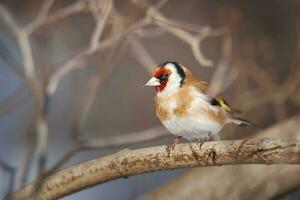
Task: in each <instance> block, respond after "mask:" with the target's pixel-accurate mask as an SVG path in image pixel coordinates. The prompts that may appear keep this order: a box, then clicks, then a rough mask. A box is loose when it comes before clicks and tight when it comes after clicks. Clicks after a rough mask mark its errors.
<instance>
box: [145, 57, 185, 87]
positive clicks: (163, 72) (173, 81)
mask: <svg viewBox="0 0 300 200" xmlns="http://www.w3.org/2000/svg"><path fill="white" fill-rule="evenodd" d="M184 79H185V72H184V69H183V67H182V66H181V65H180V64H178V63H177V62H164V63H161V64H160V65H158V67H157V68H156V69H155V70H154V72H153V77H152V78H151V79H150V80H149V81H148V82H147V83H146V84H145V86H153V87H155V89H156V92H157V93H162V92H167V93H169V92H174V91H176V90H178V89H179V88H180V87H181V86H182V85H183V84H184Z"/></svg>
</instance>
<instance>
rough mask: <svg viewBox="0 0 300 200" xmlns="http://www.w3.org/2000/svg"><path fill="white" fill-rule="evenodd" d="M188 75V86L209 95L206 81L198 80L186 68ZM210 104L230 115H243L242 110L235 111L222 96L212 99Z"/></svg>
mask: <svg viewBox="0 0 300 200" xmlns="http://www.w3.org/2000/svg"><path fill="white" fill-rule="evenodd" d="M185 73H186V80H185V81H186V83H187V84H188V85H193V86H194V87H195V88H197V89H198V90H199V91H200V92H202V93H204V94H207V95H208V96H210V95H209V94H208V90H209V88H208V84H207V83H206V82H205V81H202V80H200V79H198V78H197V77H195V76H193V74H192V73H191V72H190V71H189V70H187V69H186V68H185ZM210 101H211V102H210V103H211V105H213V106H219V107H221V108H222V109H223V110H225V111H227V112H228V113H231V114H235V113H241V111H240V110H237V109H233V108H232V107H231V106H230V105H229V104H228V103H227V102H226V101H225V100H224V99H223V98H222V97H221V96H216V97H210Z"/></svg>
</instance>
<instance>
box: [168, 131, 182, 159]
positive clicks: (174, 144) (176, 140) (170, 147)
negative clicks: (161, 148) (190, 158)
mask: <svg viewBox="0 0 300 200" xmlns="http://www.w3.org/2000/svg"><path fill="white" fill-rule="evenodd" d="M180 138H181V136H177V137H175V138H174V139H173V140H172V141H171V143H170V144H168V145H167V147H166V151H167V153H168V157H169V158H170V156H171V151H173V150H174V148H175V146H176V145H177V143H178V142H179V140H180Z"/></svg>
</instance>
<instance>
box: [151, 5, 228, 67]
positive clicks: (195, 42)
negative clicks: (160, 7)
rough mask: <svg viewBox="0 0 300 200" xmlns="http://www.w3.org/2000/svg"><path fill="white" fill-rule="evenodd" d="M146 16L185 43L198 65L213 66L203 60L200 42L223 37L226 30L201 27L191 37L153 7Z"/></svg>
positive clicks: (180, 25)
mask: <svg viewBox="0 0 300 200" xmlns="http://www.w3.org/2000/svg"><path fill="white" fill-rule="evenodd" d="M148 15H149V16H151V17H152V19H153V20H154V23H155V24H156V25H158V26H159V27H160V28H162V29H163V30H166V31H167V32H168V33H170V34H172V35H174V36H176V37H177V38H178V39H180V40H182V41H183V42H185V43H187V44H188V45H189V46H190V47H191V49H192V52H193V54H194V57H195V58H196V60H197V61H198V62H199V64H200V65H202V66H206V67H211V66H212V65H213V62H212V61H211V60H208V59H207V58H205V56H204V55H203V53H202V51H201V50H200V46H201V42H202V41H203V40H204V39H206V38H207V37H218V36H220V35H224V34H225V33H226V32H227V31H228V30H227V29H226V28H220V29H216V30H211V29H210V28H209V27H203V28H201V29H200V30H198V31H197V34H196V35H192V34H191V33H189V32H187V31H185V30H184V28H183V27H184V24H183V25H182V24H178V23H176V22H174V21H172V20H170V19H167V18H166V17H165V16H163V15H162V14H161V13H159V12H158V11H157V10H156V9H155V8H154V7H150V8H149V9H148Z"/></svg>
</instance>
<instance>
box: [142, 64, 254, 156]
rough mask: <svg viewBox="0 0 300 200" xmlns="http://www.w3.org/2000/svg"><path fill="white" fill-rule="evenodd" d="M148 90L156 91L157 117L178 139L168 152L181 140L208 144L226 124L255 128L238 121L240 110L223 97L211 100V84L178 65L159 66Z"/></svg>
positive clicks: (244, 121)
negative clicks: (209, 89) (151, 87)
mask: <svg viewBox="0 0 300 200" xmlns="http://www.w3.org/2000/svg"><path fill="white" fill-rule="evenodd" d="M145 86H153V87H155V89H156V99H155V101H156V102H155V104H156V115H157V116H158V118H159V119H160V121H161V122H162V124H163V125H164V126H165V127H166V128H167V130H168V131H170V132H171V133H172V134H174V135H175V136H177V137H176V138H175V139H174V140H173V141H172V142H171V143H170V144H169V145H168V146H167V150H168V151H170V150H171V149H174V147H175V145H176V144H177V143H178V141H179V139H180V138H181V137H184V138H186V139H188V140H189V141H194V140H199V141H200V142H205V141H208V140H210V139H211V137H212V136H214V135H216V134H218V133H219V132H220V131H221V129H222V128H223V127H224V125H225V124H228V123H234V124H237V125H252V123H250V122H249V121H247V120H244V119H241V118H237V117H235V114H236V113H238V110H235V109H232V108H231V107H230V106H229V105H228V103H227V102H226V101H225V100H224V99H223V98H222V97H221V96H215V97H212V96H210V95H209V94H208V84H207V83H206V82H204V81H201V80H200V79H198V78H197V77H195V76H194V75H193V74H192V72H191V71H190V70H188V69H187V68H185V67H184V66H183V65H181V64H179V63H177V62H164V63H162V64H160V65H158V67H157V68H156V69H155V70H154V73H153V77H152V78H151V79H150V80H149V81H148V82H147V83H146V84H145Z"/></svg>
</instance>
